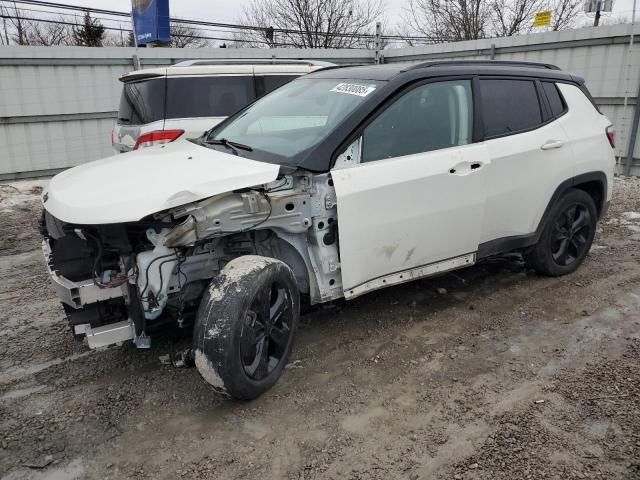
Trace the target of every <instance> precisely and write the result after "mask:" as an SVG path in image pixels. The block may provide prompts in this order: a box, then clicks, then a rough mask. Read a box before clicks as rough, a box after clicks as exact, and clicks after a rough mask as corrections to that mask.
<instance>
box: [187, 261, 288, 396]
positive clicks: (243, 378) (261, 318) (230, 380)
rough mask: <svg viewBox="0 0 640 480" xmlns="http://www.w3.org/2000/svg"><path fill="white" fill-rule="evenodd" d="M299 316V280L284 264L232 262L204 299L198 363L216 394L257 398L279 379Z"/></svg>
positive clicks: (197, 332) (195, 344) (196, 347)
mask: <svg viewBox="0 0 640 480" xmlns="http://www.w3.org/2000/svg"><path fill="white" fill-rule="evenodd" d="M299 317H300V295H299V292H298V286H297V283H296V279H295V276H294V274H293V272H292V271H291V269H290V268H289V267H288V266H287V265H286V264H285V263H283V262H281V261H279V260H276V259H273V258H267V257H261V256H256V255H247V256H243V257H238V258H236V259H234V260H232V261H231V262H229V263H228V264H227V265H226V266H225V267H224V268H223V269H222V271H221V272H220V273H219V274H218V275H217V276H216V277H215V278H214V279H213V280H212V281H211V284H210V285H209V288H208V290H207V291H206V292H205V295H204V296H203V298H202V301H201V303H200V308H199V309H198V314H197V317H196V323H195V327H194V332H193V348H194V354H195V363H196V367H197V368H198V371H199V372H200V374H201V375H202V377H203V378H204V379H205V380H206V381H207V382H208V383H209V384H210V385H212V386H213V387H214V388H215V389H216V390H218V391H220V392H223V393H226V394H228V395H229V396H231V397H233V398H237V399H242V400H249V399H252V398H256V397H258V396H260V395H261V394H263V393H264V392H266V391H267V390H269V389H270V388H271V387H272V386H273V385H274V384H275V383H276V381H277V380H278V378H279V377H280V375H282V372H283V370H284V367H285V365H286V363H287V359H288V357H289V353H290V352H291V348H292V345H293V337H294V335H295V332H296V328H297V325H298V320H299Z"/></svg>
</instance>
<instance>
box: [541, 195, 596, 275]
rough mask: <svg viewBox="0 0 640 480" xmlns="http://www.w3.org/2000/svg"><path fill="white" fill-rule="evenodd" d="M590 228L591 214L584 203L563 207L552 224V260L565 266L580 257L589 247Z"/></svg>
mask: <svg viewBox="0 0 640 480" xmlns="http://www.w3.org/2000/svg"><path fill="white" fill-rule="evenodd" d="M592 228H593V225H592V221H591V214H590V213H589V210H588V209H587V207H586V206H585V205H581V204H574V205H570V206H569V207H568V208H567V209H565V211H564V212H562V214H561V215H560V217H559V218H558V219H557V220H556V221H555V224H554V229H553V239H552V242H551V256H552V257H553V260H554V261H555V262H556V263H557V264H558V265H561V266H563V267H566V266H568V265H571V264H572V263H573V262H575V261H576V260H577V259H578V258H581V257H582V254H583V253H584V251H585V249H588V248H589V243H588V242H589V239H590V238H591V236H592V235H591V229H592Z"/></svg>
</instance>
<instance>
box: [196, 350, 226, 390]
mask: <svg viewBox="0 0 640 480" xmlns="http://www.w3.org/2000/svg"><path fill="white" fill-rule="evenodd" d="M196 368H197V369H198V371H199V372H200V375H202V378H204V379H205V381H206V382H207V383H208V384H209V385H211V386H213V387H215V388H217V389H220V390H223V391H226V389H225V388H224V382H223V381H222V378H220V375H218V372H216V369H215V368H214V366H213V363H211V362H210V361H209V359H208V358H207V356H206V355H205V354H204V352H203V351H202V350H196Z"/></svg>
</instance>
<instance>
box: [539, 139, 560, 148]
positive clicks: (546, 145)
mask: <svg viewBox="0 0 640 480" xmlns="http://www.w3.org/2000/svg"><path fill="white" fill-rule="evenodd" d="M563 145H564V142H563V141H562V140H547V142H546V143H544V144H543V145H542V146H541V147H540V148H541V149H542V150H552V149H554V148H560V147H562V146H563Z"/></svg>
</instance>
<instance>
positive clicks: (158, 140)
mask: <svg viewBox="0 0 640 480" xmlns="http://www.w3.org/2000/svg"><path fill="white" fill-rule="evenodd" d="M183 133H184V130H156V131H154V132H149V133H144V134H142V135H140V136H139V137H138V141H137V142H136V145H135V146H134V147H133V149H134V150H137V149H139V148H146V147H153V146H154V145H162V144H163V143H169V142H173V141H174V140H177V139H178V138H180V135H182V134H183Z"/></svg>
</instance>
